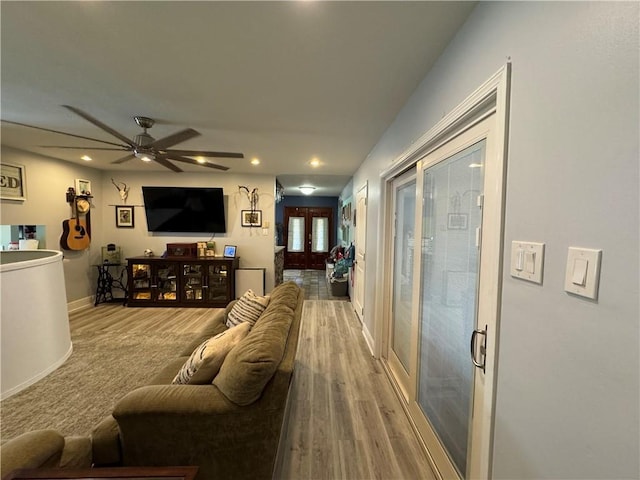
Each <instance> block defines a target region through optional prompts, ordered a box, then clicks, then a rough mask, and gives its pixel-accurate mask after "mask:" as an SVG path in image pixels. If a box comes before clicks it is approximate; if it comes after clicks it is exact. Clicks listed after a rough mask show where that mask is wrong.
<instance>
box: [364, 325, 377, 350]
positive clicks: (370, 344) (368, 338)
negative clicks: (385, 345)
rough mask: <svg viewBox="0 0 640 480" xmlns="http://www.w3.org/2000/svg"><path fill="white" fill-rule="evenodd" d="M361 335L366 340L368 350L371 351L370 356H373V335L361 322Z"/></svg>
mask: <svg viewBox="0 0 640 480" xmlns="http://www.w3.org/2000/svg"><path fill="white" fill-rule="evenodd" d="M362 336H363V337H364V341H365V342H367V347H369V351H370V352H371V356H372V357H375V356H376V355H375V353H373V350H374V345H375V341H374V340H373V336H372V335H371V332H369V329H368V328H367V326H366V325H365V324H364V323H363V324H362Z"/></svg>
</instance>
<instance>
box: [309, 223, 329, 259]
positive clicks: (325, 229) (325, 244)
mask: <svg viewBox="0 0 640 480" xmlns="http://www.w3.org/2000/svg"><path fill="white" fill-rule="evenodd" d="M311 252H312V253H328V252H329V219H328V218H326V217H313V219H312V223H311Z"/></svg>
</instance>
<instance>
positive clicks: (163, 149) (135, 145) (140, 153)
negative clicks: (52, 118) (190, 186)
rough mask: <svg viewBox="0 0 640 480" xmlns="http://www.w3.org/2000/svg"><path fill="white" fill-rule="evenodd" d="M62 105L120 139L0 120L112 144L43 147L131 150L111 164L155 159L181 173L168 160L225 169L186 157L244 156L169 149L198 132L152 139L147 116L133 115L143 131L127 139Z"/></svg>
mask: <svg viewBox="0 0 640 480" xmlns="http://www.w3.org/2000/svg"><path fill="white" fill-rule="evenodd" d="M63 107H64V108H66V109H68V110H70V111H72V112H73V113H75V114H76V115H79V116H81V117H82V118H84V119H85V120H87V121H89V122H91V123H93V124H94V125H95V126H96V127H98V128H100V129H102V130H104V131H105V132H107V133H109V134H110V135H113V136H114V137H116V138H117V139H118V140H120V141H122V142H124V144H121V143H115V142H107V141H104V140H99V139H97V138H91V137H84V136H82V135H75V134H73V133H66V132H60V131H57V130H51V129H49V128H42V127H36V126H34V125H27V124H25V123H18V122H11V121H8V120H3V122H6V123H11V124H13V125H20V126H23V127H29V128H35V129H37V130H44V131H45V132H52V133H59V134H62V135H68V136H71V137H76V138H83V139H85V140H91V141H94V142H100V143H104V144H107V145H112V146H111V147H61V146H57V145H41V146H42V147H44V148H68V149H77V150H116V151H118V150H121V151H126V152H131V153H130V154H128V155H127V156H125V157H122V158H119V159H118V160H116V161H114V162H111V163H114V164H119V163H124V162H126V161H128V160H131V159H133V158H136V157H137V158H139V159H141V160H143V161H147V162H149V161H155V162H158V163H159V164H160V165H162V166H164V167H166V168H168V169H170V170H173V171H174V172H182V169H180V168H179V167H177V166H176V165H174V164H173V163H171V162H170V161H169V160H173V161H176V162H183V163H190V164H193V165H199V166H203V167H209V168H215V169H218V170H229V167H225V166H223V165H216V164H215V163H211V162H201V161H198V160H195V159H193V158H189V157H195V156H198V157H218V158H244V155H243V154H242V153H233V152H209V151H203V150H175V149H169V148H168V147H171V146H173V145H176V144H178V143H181V142H184V141H187V140H189V139H190V138H193V137H197V136H198V135H200V133H198V132H197V131H195V130H194V129H192V128H186V129H184V130H181V131H179V132H176V133H174V134H172V135H168V136H166V137H163V138H160V139H158V140H156V139H155V138H153V137H152V136H151V135H149V134H148V133H147V129H149V128H151V127H152V126H153V125H154V123H155V120H153V119H151V118H148V117H141V116H136V117H134V120H135V121H136V123H137V124H138V126H140V127H141V128H142V129H143V130H144V131H143V132H142V133H140V134H138V135H136V136H135V137H133V139H132V140H130V139H128V138H127V137H126V136H124V135H123V134H121V133H119V132H118V131H116V130H114V129H113V128H111V127H109V126H108V125H105V124H104V123H102V122H101V121H100V120H98V119H96V118H94V117H92V116H91V115H89V114H88V113H86V112H84V111H82V110H80V109H79V108H76V107H72V106H70V105H63Z"/></svg>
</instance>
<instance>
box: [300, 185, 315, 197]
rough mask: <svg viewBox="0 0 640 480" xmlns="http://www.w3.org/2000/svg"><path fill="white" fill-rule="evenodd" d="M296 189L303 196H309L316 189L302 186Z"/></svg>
mask: <svg viewBox="0 0 640 480" xmlns="http://www.w3.org/2000/svg"><path fill="white" fill-rule="evenodd" d="M298 188H299V189H300V191H301V192H302V193H303V194H305V195H311V194H312V193H313V192H314V190H315V189H316V187H309V186H302V187H298Z"/></svg>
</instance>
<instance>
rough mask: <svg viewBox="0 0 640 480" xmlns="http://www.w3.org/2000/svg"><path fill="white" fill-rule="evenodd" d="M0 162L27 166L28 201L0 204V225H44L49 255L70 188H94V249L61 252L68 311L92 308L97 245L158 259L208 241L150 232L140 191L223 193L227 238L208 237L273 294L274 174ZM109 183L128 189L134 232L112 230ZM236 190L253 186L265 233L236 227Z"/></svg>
mask: <svg viewBox="0 0 640 480" xmlns="http://www.w3.org/2000/svg"><path fill="white" fill-rule="evenodd" d="M2 162H3V163H17V164H20V165H24V166H25V169H26V191H27V200H26V201H24V202H16V201H8V200H2V201H1V202H0V224H3V225H10V224H28V225H45V226H46V229H47V233H46V245H47V248H49V249H54V250H59V249H60V246H59V240H60V235H61V234H62V222H63V220H65V219H68V218H69V217H70V215H71V210H70V207H69V205H68V204H67V203H66V200H65V193H66V191H67V188H69V187H71V186H73V185H74V179H76V178H83V179H86V180H90V181H91V183H92V190H93V192H92V194H93V197H94V198H93V200H92V208H91V231H92V232H91V233H92V235H91V246H90V247H89V248H88V249H87V250H83V251H80V252H73V251H64V256H65V258H64V262H63V264H64V271H65V282H66V291H67V302H68V303H70V304H71V307H72V308H73V307H74V306H77V305H82V304H85V303H89V302H90V300H91V299H90V297H91V296H92V295H94V294H95V288H96V268H95V267H93V265H95V264H97V263H99V262H100V261H101V247H102V246H103V245H106V244H107V243H115V244H117V245H119V246H120V247H122V250H123V254H124V255H125V256H136V255H142V254H143V252H144V250H145V249H146V248H150V249H152V250H153V251H154V252H155V253H156V255H160V254H162V253H163V252H164V250H165V245H166V244H167V243H173V242H189V243H190V242H198V241H206V240H209V238H210V236H209V235H207V236H201V235H198V234H192V235H190V236H173V235H171V236H169V235H166V234H150V233H149V232H148V231H147V225H146V218H145V214H144V208H143V207H142V204H143V202H142V190H141V186H142V185H157V186H194V187H195V186H200V187H205V186H211V187H222V188H223V189H224V195H225V202H226V204H227V209H226V216H227V233H226V234H217V235H216V237H215V238H214V239H213V240H215V242H216V247H217V249H218V251H219V249H220V248H222V247H223V246H224V245H225V244H230V245H236V246H237V247H238V256H240V267H241V268H242V267H265V268H266V269H267V270H266V291H270V290H271V289H272V288H273V284H274V269H273V250H274V246H275V240H274V219H275V208H274V185H275V177H274V176H271V175H237V174H233V173H230V172H227V173H208V172H198V173H186V172H185V173H180V174H177V173H173V172H169V171H167V172H166V173H165V172H149V173H143V172H128V171H117V172H107V171H101V170H97V169H94V168H90V167H85V166H83V165H77V164H73V163H69V162H64V161H60V160H56V159H52V158H48V157H43V156H39V155H35V154H31V153H27V152H23V151H20V150H15V149H12V148H9V147H4V146H3V147H2ZM112 177H113V178H114V179H115V180H116V181H117V182H125V183H126V184H127V185H128V186H129V187H130V189H131V190H130V193H129V198H128V199H127V203H126V204H127V205H136V207H135V208H134V212H135V228H133V229H131V228H116V226H115V205H122V204H123V203H122V201H121V199H120V197H119V195H118V191H117V190H116V188H115V187H114V186H113V185H112V184H111V178H112ZM239 185H245V186H247V187H249V188H250V189H253V188H256V187H257V188H258V192H259V194H260V200H259V204H258V208H259V209H260V210H262V212H263V222H268V223H269V227H268V229H267V232H266V233H267V235H264V234H263V230H262V229H255V228H252V229H250V228H243V227H241V225H240V210H245V209H248V208H249V201H248V199H247V198H246V196H244V195H241V194H240V193H239V192H238V186H239Z"/></svg>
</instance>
